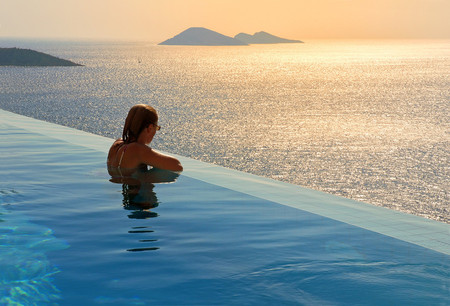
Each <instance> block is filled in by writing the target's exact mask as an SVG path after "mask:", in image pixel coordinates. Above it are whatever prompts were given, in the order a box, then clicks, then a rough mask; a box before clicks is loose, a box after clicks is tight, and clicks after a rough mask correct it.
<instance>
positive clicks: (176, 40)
mask: <svg viewBox="0 0 450 306" xmlns="http://www.w3.org/2000/svg"><path fill="white" fill-rule="evenodd" d="M159 45H181V46H246V45H247V43H245V42H242V41H240V40H238V39H235V38H233V37H229V36H226V35H223V34H220V33H218V32H215V31H212V30H209V29H206V28H201V27H192V28H189V29H187V30H185V31H183V32H181V33H180V34H178V35H176V36H174V37H172V38H170V39H168V40H165V41H163V42H161V43H159Z"/></svg>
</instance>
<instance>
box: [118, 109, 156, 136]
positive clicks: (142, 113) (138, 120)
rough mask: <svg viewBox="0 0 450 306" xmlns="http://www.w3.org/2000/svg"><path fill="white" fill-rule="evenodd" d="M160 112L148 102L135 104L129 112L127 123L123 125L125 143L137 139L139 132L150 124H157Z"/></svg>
mask: <svg viewBox="0 0 450 306" xmlns="http://www.w3.org/2000/svg"><path fill="white" fill-rule="evenodd" d="M157 122H158V114H157V112H156V110H155V109H154V108H153V107H151V106H149V105H146V104H137V105H134V106H133V107H132V108H131V109H130V111H129V112H128V116H127V119H126V120H125V125H124V127H123V133H122V140H123V141H124V142H125V143H131V142H135V141H137V138H138V137H139V134H140V133H141V132H142V130H143V129H145V128H146V127H148V126H149V124H151V123H153V124H157Z"/></svg>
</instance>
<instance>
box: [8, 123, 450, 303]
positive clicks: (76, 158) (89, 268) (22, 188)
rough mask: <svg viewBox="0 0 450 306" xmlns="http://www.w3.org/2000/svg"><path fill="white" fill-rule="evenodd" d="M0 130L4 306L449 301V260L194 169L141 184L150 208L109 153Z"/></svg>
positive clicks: (32, 133) (14, 130) (23, 131)
mask: <svg viewBox="0 0 450 306" xmlns="http://www.w3.org/2000/svg"><path fill="white" fill-rule="evenodd" d="M19 125H20V124H19ZM0 127H1V128H0V135H1V137H0V147H1V148H2V163H1V165H0V173H1V176H2V179H1V181H2V184H1V187H0V188H1V189H0V204H1V206H0V219H1V220H2V222H0V233H1V255H0V256H1V258H0V263H1V266H2V269H1V270H0V271H1V272H0V273H1V283H0V286H1V287H0V293H1V295H2V300H1V302H2V303H4V304H8V303H11V304H13V303H15V302H18V303H23V304H33V303H36V304H39V305H45V304H52V305H53V304H61V305H92V304H111V305H120V304H124V305H130V304H131V305H132V304H136V305H140V304H150V305H167V304H177V305H178V304H184V305H225V304H226V305H230V304H235V305H256V304H257V305H273V304H283V305H302V304H305V305H357V304H364V305H386V304H390V305H448V304H450V298H449V288H450V282H449V279H450V278H449V276H450V275H449V274H450V261H449V255H448V253H445V252H438V251H434V250H431V249H428V248H425V247H421V246H419V245H416V244H412V243H409V242H406V241H403V240H399V239H395V238H393V237H389V236H386V235H382V234H379V233H376V232H374V231H370V230H367V229H363V228H361V227H358V226H354V225H350V224H348V223H345V222H340V221H336V220H333V219H331V218H328V217H324V216H322V215H319V214H314V213H310V212H307V211H305V210H302V209H296V208H293V207H288V206H286V205H281V204H279V203H277V202H274V201H271V200H267V199H265V198H261V197H256V196H252V195H249V194H246V193H243V192H240V191H237V190H234V189H229V188H224V187H222V186H219V185H218V184H212V183H208V182H205V181H202V180H199V179H197V178H193V177H192V176H189V173H190V172H189V171H190V170H189V167H188V169H186V171H185V173H182V174H181V175H180V176H178V177H177V176H172V177H169V179H167V177H168V176H167V175H166V176H165V177H164V179H163V181H166V182H165V183H154V184H152V183H149V182H147V183H144V184H142V185H141V187H140V188H141V189H140V191H139V196H140V197H141V198H144V202H147V203H152V204H153V206H155V207H154V208H151V209H142V208H138V207H136V206H135V205H134V206H133V205H130V198H129V195H127V194H126V193H124V191H123V188H122V185H121V184H117V183H113V182H110V181H109V179H110V177H109V175H108V174H107V171H106V167H105V152H102V151H101V150H95V149H92V148H89V147H87V146H80V145H76V144H73V143H70V142H68V141H65V140H61V139H57V138H54V137H51V136H49V135H47V134H45V133H44V134H40V132H42V131H39V130H36V131H29V130H26V129H22V128H20V127H18V125H17V124H14V125H12V124H10V123H8V122H2V121H0ZM54 128H55V129H56V130H57V129H58V127H57V126H55V127H54ZM77 137H82V136H77ZM68 138H69V137H68ZM89 141H92V140H89V139H88V137H87V136H86V143H88V142H89ZM255 180H256V178H255ZM236 181H239V177H236ZM274 184H282V183H274ZM275 186H276V185H275ZM280 186H281V185H280ZM271 192H272V193H273V194H275V195H276V194H277V192H280V191H279V190H277V188H274V190H272V191H271ZM280 196H281V195H280ZM330 197H332V196H330ZM324 199H326V197H324ZM330 199H331V198H330ZM303 201H306V200H305V199H303V198H298V202H299V203H301V202H303ZM346 201H349V202H348V203H349V204H348V205H350V203H351V202H350V200H346ZM318 205H320V203H318ZM430 222H431V221H430ZM441 226H446V227H447V229H448V225H446V224H442V225H441ZM418 230H420V228H419V229H418ZM417 233H418V235H420V234H423V233H419V231H418V232H417ZM447 233H448V232H447ZM5 267H6V268H5Z"/></svg>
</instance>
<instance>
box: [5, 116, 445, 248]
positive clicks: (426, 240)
mask: <svg viewBox="0 0 450 306" xmlns="http://www.w3.org/2000/svg"><path fill="white" fill-rule="evenodd" d="M0 123H4V124H6V125H10V126H14V127H17V128H21V129H23V130H26V131H28V132H29V133H31V134H44V135H46V136H48V137H52V138H55V139H59V140H63V141H65V142H68V143H72V144H75V145H78V146H82V147H87V148H90V149H93V150H95V151H100V152H104V153H105V155H106V153H107V152H108V150H109V147H110V145H111V143H112V139H111V138H107V137H103V136H99V135H95V134H91V133H88V132H84V131H80V130H76V129H74V128H70V127H65V126H61V125H57V124H54V123H49V122H46V121H41V120H37V119H33V118H30V117H26V116H23V115H18V114H15V113H12V112H9V111H5V110H2V109H0ZM171 155H173V156H176V157H177V158H178V159H179V160H180V161H181V163H182V164H183V167H184V171H183V173H182V175H185V176H187V177H190V178H194V179H197V180H200V181H204V182H207V183H210V184H213V185H217V186H220V187H224V188H228V189H231V190H234V191H237V192H241V193H244V194H248V195H251V196H254V197H257V198H261V199H264V200H268V201H272V202H275V203H279V204H281V205H286V206H290V207H293V208H296V209H300V210H304V211H307V212H310V213H314V214H317V215H320V216H323V217H326V218H330V219H333V220H337V221H340V222H344V223H347V224H350V225H353V226H357V227H360V228H364V229H367V230H370V231H372V232H377V233H380V234H383V235H386V236H390V237H393V238H396V239H399V240H402V241H406V242H409V243H413V244H416V245H419V246H422V247H424V248H427V249H431V250H434V251H437V252H440V253H443V254H446V255H450V225H449V224H446V223H443V222H438V221H435V220H430V219H426V218H423V217H419V216H415V215H411V214H407V213H403V212H400V211H395V210H390V209H387V208H384V207H379V206H374V205H371V204H368V203H364V202H359V201H355V200H350V199H347V198H343V197H339V196H336V195H332V194H327V193H325V192H321V191H316V190H313V189H308V188H304V187H301V186H298V185H293V184H289V183H285V182H280V181H276V180H273V179H269V178H265V177H260V176H256V175H253V174H249V173H245V172H241V171H237V170H233V169H229V168H225V167H221V166H217V165H214V164H209V163H205V162H201V161H198V160H194V159H191V158H187V157H184V156H180V155H176V154H172V153H171Z"/></svg>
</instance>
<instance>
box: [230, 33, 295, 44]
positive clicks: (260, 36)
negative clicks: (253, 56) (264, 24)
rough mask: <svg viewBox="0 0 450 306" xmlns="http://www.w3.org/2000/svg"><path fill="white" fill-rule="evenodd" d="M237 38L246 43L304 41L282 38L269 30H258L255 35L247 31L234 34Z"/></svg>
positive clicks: (290, 42)
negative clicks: (268, 31)
mask: <svg viewBox="0 0 450 306" xmlns="http://www.w3.org/2000/svg"><path fill="white" fill-rule="evenodd" d="M234 38H235V39H238V40H240V41H242V42H245V43H246V44H250V45H251V44H292V43H303V41H301V40H292V39H285V38H281V37H278V36H275V35H272V34H269V33H267V32H264V31H261V32H256V33H255V34H253V35H250V34H246V33H239V34H238V35H236V36H234Z"/></svg>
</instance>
